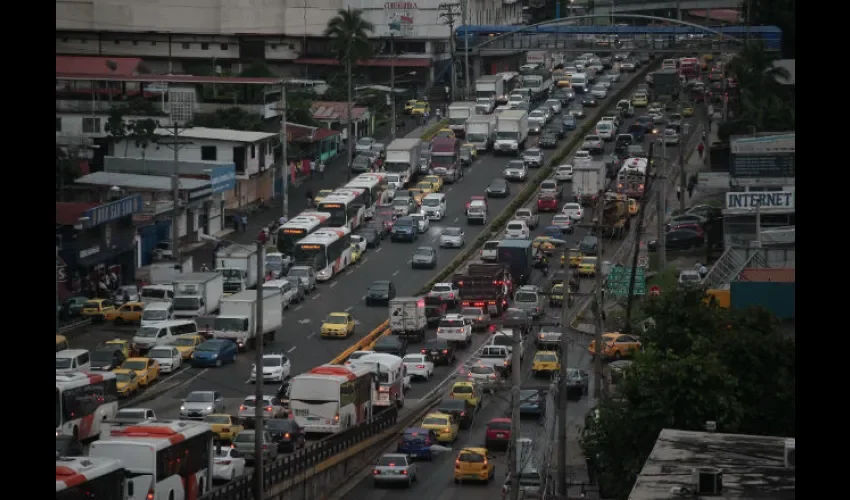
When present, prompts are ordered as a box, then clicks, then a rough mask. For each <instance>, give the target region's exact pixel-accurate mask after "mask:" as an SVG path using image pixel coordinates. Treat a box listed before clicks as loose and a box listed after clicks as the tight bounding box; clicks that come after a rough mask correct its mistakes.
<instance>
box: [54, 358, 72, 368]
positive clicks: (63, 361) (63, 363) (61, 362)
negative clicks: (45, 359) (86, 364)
mask: <svg viewBox="0 0 850 500" xmlns="http://www.w3.org/2000/svg"><path fill="white" fill-rule="evenodd" d="M67 368H71V358H56V369H57V370H65V369H67Z"/></svg>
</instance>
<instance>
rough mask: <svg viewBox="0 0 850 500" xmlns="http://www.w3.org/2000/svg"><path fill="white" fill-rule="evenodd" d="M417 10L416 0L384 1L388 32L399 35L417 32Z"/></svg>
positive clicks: (412, 34) (413, 34)
mask: <svg viewBox="0 0 850 500" xmlns="http://www.w3.org/2000/svg"><path fill="white" fill-rule="evenodd" d="M418 11H419V6H418V5H417V4H416V2H386V3H384V12H385V13H386V16H387V22H386V25H387V26H388V27H389V33H390V34H392V35H395V36H399V37H404V36H415V35H416V34H417V32H416V24H415V19H416V14H417V12H418Z"/></svg>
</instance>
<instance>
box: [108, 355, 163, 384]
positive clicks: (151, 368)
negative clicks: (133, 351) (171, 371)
mask: <svg viewBox="0 0 850 500" xmlns="http://www.w3.org/2000/svg"><path fill="white" fill-rule="evenodd" d="M118 370H130V371H133V372H136V377H138V379H139V385H140V386H142V387H147V386H149V385H151V384H152V383H153V382H154V381H155V380H156V379H157V378H159V363H158V362H157V361H156V360H155V359H148V358H129V359H127V360H126V361H124V364H122V365H121V368H118Z"/></svg>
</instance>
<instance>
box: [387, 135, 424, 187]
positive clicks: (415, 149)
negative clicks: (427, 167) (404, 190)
mask: <svg viewBox="0 0 850 500" xmlns="http://www.w3.org/2000/svg"><path fill="white" fill-rule="evenodd" d="M421 149H422V141H421V140H420V139H395V140H394V141H392V142H391V143H390V144H389V146H387V159H386V161H385V162H384V171H385V172H386V173H388V174H396V175H398V176H400V177H401V182H402V185H404V184H407V183H409V182H412V181H413V177H414V173H415V172H416V171H417V169H418V167H419V157H420V151H421Z"/></svg>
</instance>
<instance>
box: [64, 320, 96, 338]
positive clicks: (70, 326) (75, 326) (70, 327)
mask: <svg viewBox="0 0 850 500" xmlns="http://www.w3.org/2000/svg"><path fill="white" fill-rule="evenodd" d="M90 324H91V320H90V319H88V318H87V319H81V320H79V321H74V322H72V323H67V324H65V325H62V326H60V327H59V330H57V331H56V335H68V334H69V333H71V332H73V331H76V330H79V329H80V328H83V327H86V326H89V325H90Z"/></svg>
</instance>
